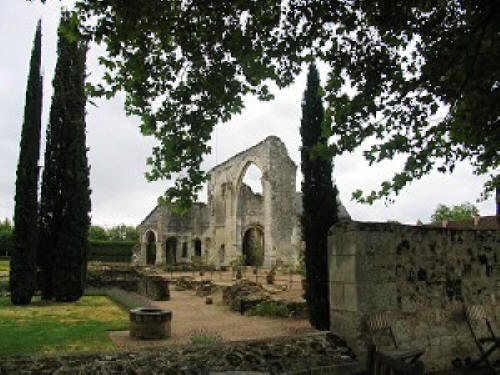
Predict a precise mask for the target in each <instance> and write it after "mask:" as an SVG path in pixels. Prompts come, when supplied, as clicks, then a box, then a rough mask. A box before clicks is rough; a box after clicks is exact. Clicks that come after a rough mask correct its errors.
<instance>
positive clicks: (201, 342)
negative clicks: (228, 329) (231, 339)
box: [189, 329, 224, 346]
mask: <svg viewBox="0 0 500 375" xmlns="http://www.w3.org/2000/svg"><path fill="white" fill-rule="evenodd" d="M189 341H190V343H191V345H196V346H212V345H216V344H220V343H221V342H222V341H224V339H223V338H222V336H221V335H220V334H219V333H218V332H215V331H208V330H205V329H195V330H194V331H191V332H190V333H189Z"/></svg>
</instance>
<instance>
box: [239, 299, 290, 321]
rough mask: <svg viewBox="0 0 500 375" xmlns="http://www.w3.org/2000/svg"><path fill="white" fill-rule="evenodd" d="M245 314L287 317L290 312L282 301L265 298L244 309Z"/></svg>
mask: <svg viewBox="0 0 500 375" xmlns="http://www.w3.org/2000/svg"><path fill="white" fill-rule="evenodd" d="M246 314H247V315H258V316H270V317H281V318H287V317H289V316H290V312H289V311H288V308H287V306H286V303H284V302H283V301H274V300H265V301H262V302H259V303H258V304H257V305H255V306H252V307H251V308H249V309H248V310H247V311H246Z"/></svg>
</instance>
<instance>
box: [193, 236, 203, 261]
mask: <svg viewBox="0 0 500 375" xmlns="http://www.w3.org/2000/svg"><path fill="white" fill-rule="evenodd" d="M193 242H194V255H195V256H197V257H201V240H200V239H199V238H197V239H195V240H194V241H193Z"/></svg>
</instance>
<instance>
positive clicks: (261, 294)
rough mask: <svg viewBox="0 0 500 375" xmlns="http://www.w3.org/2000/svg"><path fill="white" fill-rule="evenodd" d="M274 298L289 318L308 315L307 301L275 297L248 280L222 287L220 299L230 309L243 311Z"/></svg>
mask: <svg viewBox="0 0 500 375" xmlns="http://www.w3.org/2000/svg"><path fill="white" fill-rule="evenodd" d="M267 300H275V301H278V302H280V303H282V304H284V305H286V307H287V309H288V312H289V314H288V316H289V317H291V318H299V319H306V318H308V316H309V309H308V308H307V303H306V302H305V301H304V302H297V301H288V300H283V299H275V298H272V296H271V295H270V294H269V293H268V292H267V291H266V290H265V289H264V288H263V287H262V285H260V284H257V283H254V282H253V281H249V280H241V281H239V282H237V283H235V284H233V285H231V286H226V287H223V289H222V301H223V302H224V303H225V304H226V305H228V306H229V307H230V308H231V310H233V311H239V312H240V313H242V314H243V313H244V312H245V311H247V310H249V309H251V308H252V307H254V306H256V305H258V304H259V303H261V302H262V301H267Z"/></svg>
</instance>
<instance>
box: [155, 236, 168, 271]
mask: <svg viewBox="0 0 500 375" xmlns="http://www.w3.org/2000/svg"><path fill="white" fill-rule="evenodd" d="M165 255H166V254H165V252H164V251H163V243H162V242H161V241H160V240H158V241H157V242H156V262H155V265H157V266H164V265H165V264H166V259H165Z"/></svg>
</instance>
